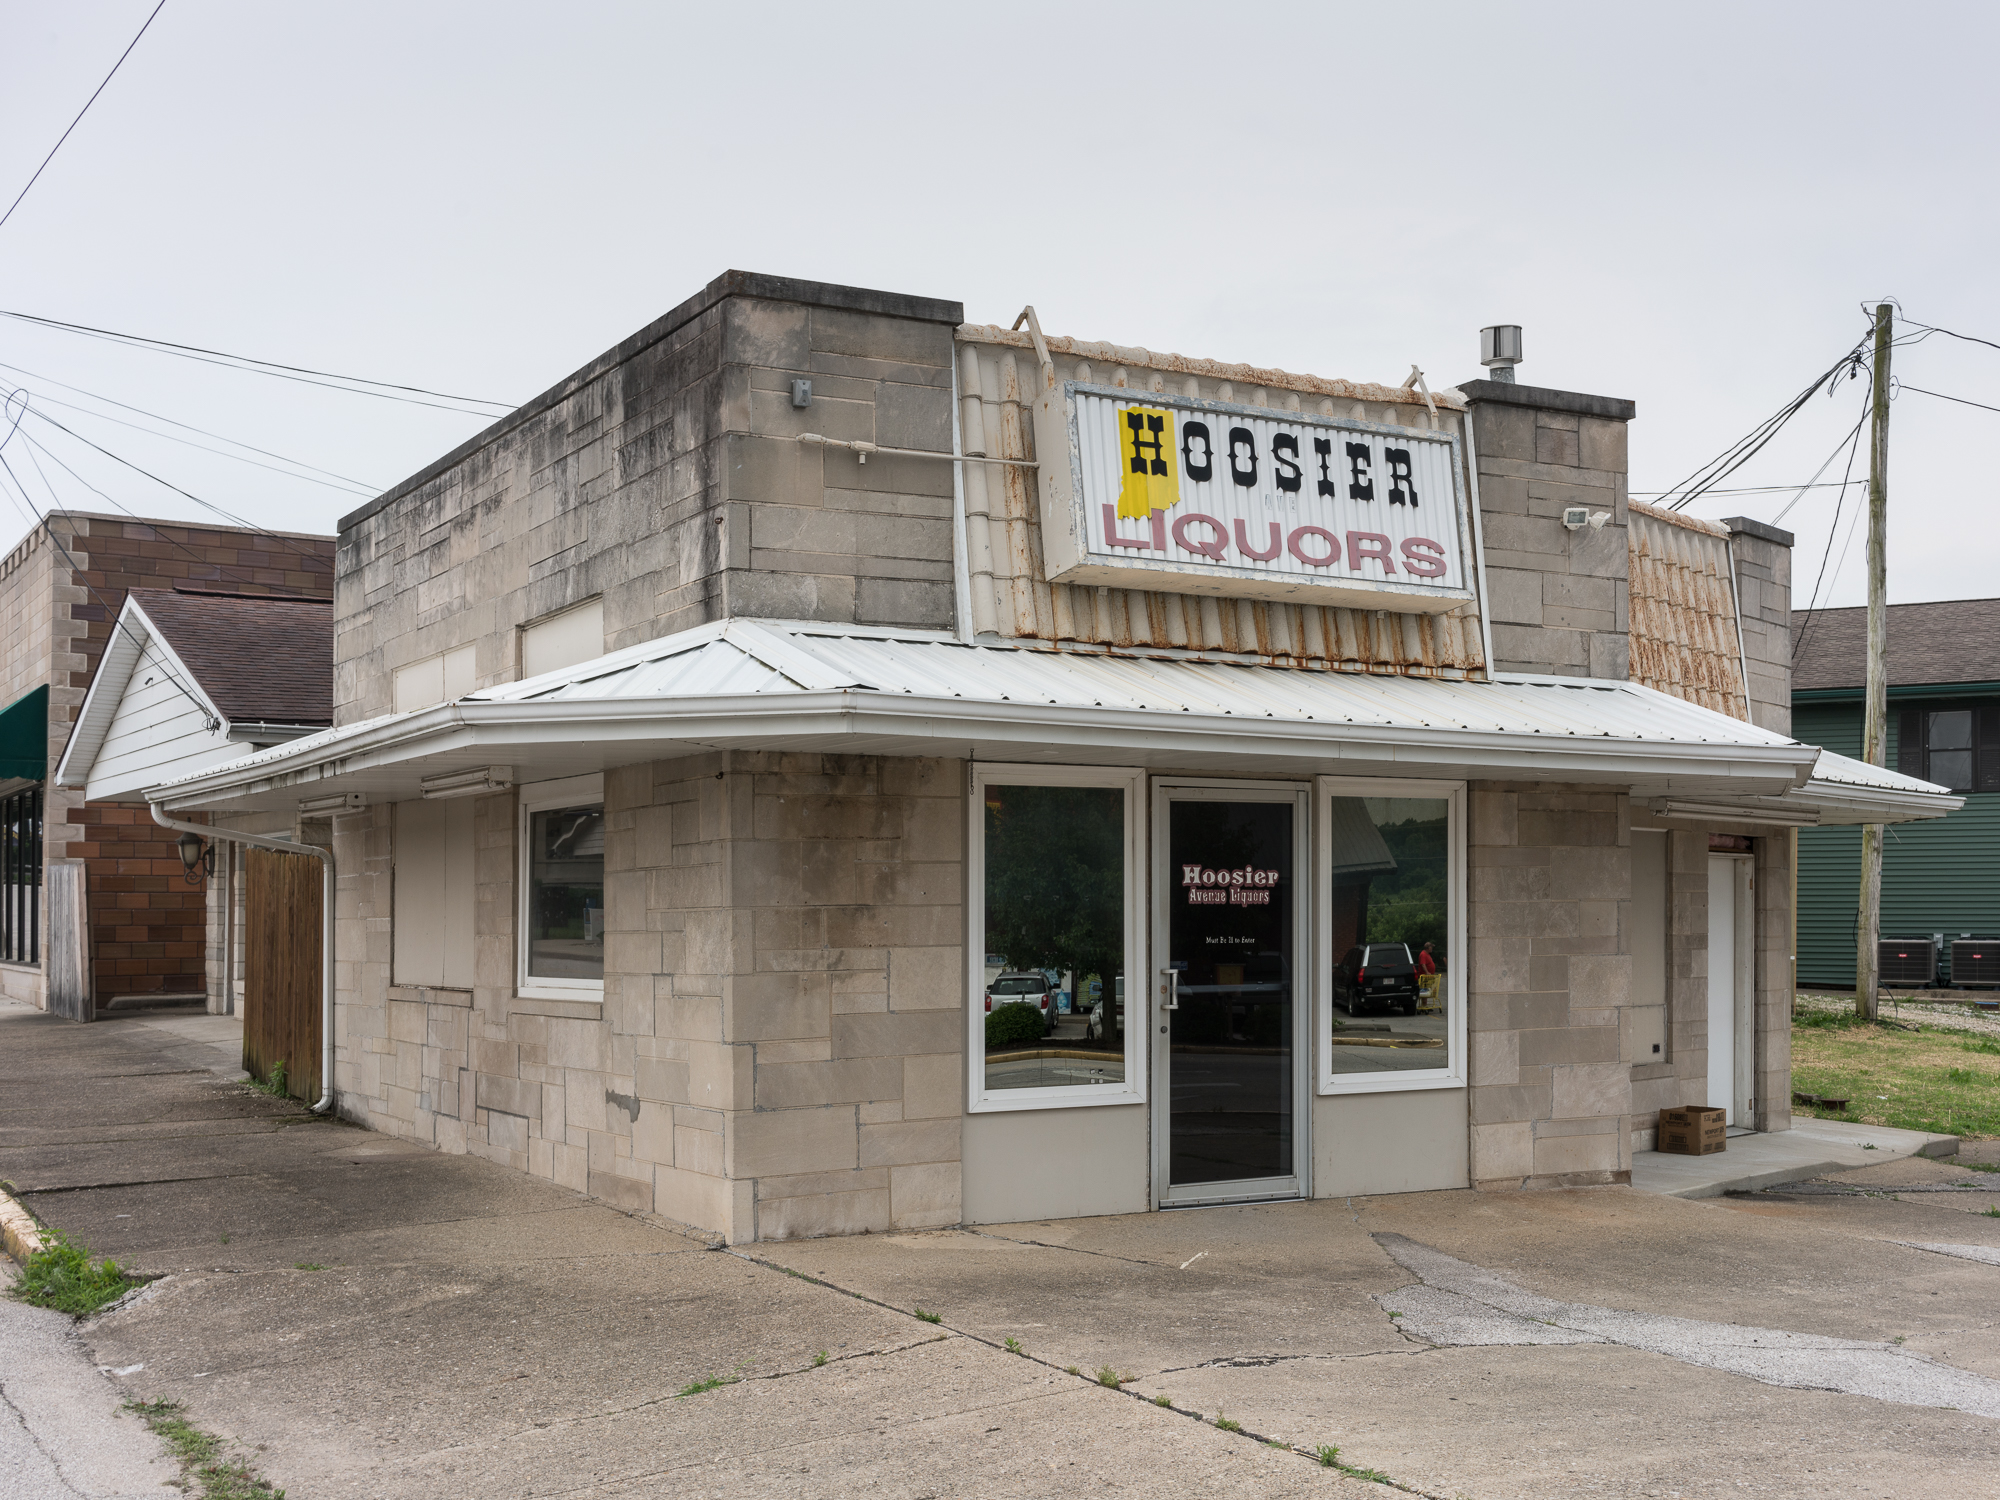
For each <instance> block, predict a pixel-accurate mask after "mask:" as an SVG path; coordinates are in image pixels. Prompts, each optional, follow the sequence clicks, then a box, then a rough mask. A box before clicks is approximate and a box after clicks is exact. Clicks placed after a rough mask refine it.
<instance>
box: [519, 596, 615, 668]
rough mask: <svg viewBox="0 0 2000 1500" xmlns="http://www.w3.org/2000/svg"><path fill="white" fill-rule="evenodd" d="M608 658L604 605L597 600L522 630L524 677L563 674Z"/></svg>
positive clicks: (601, 601)
mask: <svg viewBox="0 0 2000 1500" xmlns="http://www.w3.org/2000/svg"><path fill="white" fill-rule="evenodd" d="M603 654H604V601H603V600H602V599H593V600H591V601H590V602H589V603H588V604H579V605H578V606H577V607H576V608H575V609H566V610H564V611H563V612H562V613H561V614H559V615H553V616H551V617H550V618H548V619H546V620H541V621H538V622H537V623H535V624H533V625H527V626H523V627H522V630H521V675H522V676H523V677H539V676H541V675H542V673H544V672H560V671H561V670H562V669H563V668H564V667H573V666H575V665H576V664H577V663H578V662H580V661H590V660H591V659H592V658H594V657H599V656H602V655H603Z"/></svg>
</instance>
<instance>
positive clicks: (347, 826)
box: [336, 752, 965, 1242]
mask: <svg viewBox="0 0 2000 1500" xmlns="http://www.w3.org/2000/svg"><path fill="white" fill-rule="evenodd" d="M514 805H515V804H514V798H513V796H512V795H511V794H508V795H500V796H494V797H486V798H482V799H480V801H479V803H478V806H477V816H476V835H475V836H476V839H477V845H478V855H477V859H478V898H477V905H478V913H479V915H478V930H479V935H478V940H477V952H476V980H477V983H476V984H475V987H474V988H473V989H472V990H470V991H450V990H431V989H423V990H419V989H414V988H409V987H404V986H395V985H391V984H390V983H389V982H388V981H389V943H388V925H387V917H388V912H389V894H390V880H391V874H390V869H389V861H388V858H387V854H388V849H389V844H388V831H389V829H390V827H391V826H392V822H393V820H392V818H391V817H390V811H391V810H390V809H388V808H382V809H376V810H371V811H370V812H366V813H361V814H358V815H355V816H352V817H347V818H343V819H341V820H340V823H339V847H338V851H337V854H338V858H339V860H340V871H341V873H340V911H341V916H342V918H343V920H344V922H346V923H347V924H349V926H348V930H349V931H353V932H356V933H357V934H365V935H366V940H365V942H360V943H350V944H347V945H344V946H343V949H342V952H343V955H346V956H344V957H343V959H342V969H341V980H340V984H341V989H342V992H343V1000H342V1004H341V1007H340V1012H339V1042H338V1049H339V1050H338V1057H337V1060H336V1072H337V1076H338V1078H339V1080H340V1089H341V1109H342V1111H343V1113H346V1114H348V1115H349V1116H350V1117H351V1118H354V1119H357V1120H359V1121H361V1122H363V1123H366V1124H368V1125H370V1126H372V1127H374V1128H376V1129H379V1130H386V1131H389V1132H391V1133H394V1134H398V1135H403V1136H407V1137H411V1138H413V1139H417V1140H422V1141H427V1142H430V1143H433V1144H435V1145H438V1146H440V1147H442V1148H443V1149H446V1150H452V1151H467V1152H471V1153H473V1154H475V1155H479V1156H485V1157H488V1158H490V1159H492V1160H494V1161H498V1162H501V1163H503V1164H505V1165H508V1166H512V1167H515V1168H517V1169H519V1170H522V1171H527V1172H531V1173H534V1174H535V1175H537V1176H542V1177H548V1178H551V1179H552V1180H554V1181H557V1182H560V1183H563V1184H565V1185H566V1186H570V1187H574V1188H577V1189H579V1190H580V1191H584V1192H588V1193H590V1194H592V1195H593V1196H595V1197H599V1198H603V1199H606V1200H607V1201H609V1202H613V1203H616V1204H618V1205H619V1206H621V1207H623V1208H627V1209H630V1210H632V1211H635V1212H642V1213H657V1214H660V1215H661V1216H663V1217H665V1218H668V1219H671V1220H673V1221H675V1222H678V1223H684V1224H692V1225H696V1226H698V1227H700V1228H703V1229H708V1230H711V1231H713V1232H715V1233H718V1234H721V1235H724V1236H726V1237H727V1238H729V1239H730V1240H731V1241H732V1242H736V1241H746V1240H751V1239H788V1238H796V1237H799V1236H804V1235H814V1234H834V1233H848V1232H855V1231H859V1230H882V1229H892V1228H894V1229H914V1228H930V1227H935V1226H938V1225H943V1224H955V1223H957V1222H958V1218H959V1200H960V1170H959V1160H960V1153H959V1130H960V1119H961V1116H962V1113H963V1107H964V1084H963V1078H964V1057H963V1052H964V1014H965V1013H964V1005H963V994H962V991H963V975H964V950H963V947H962V935H961V934H962V930H963V921H964V914H963V880H964V872H963V865H962V859H963V843H964V823H965V799H964V768H963V765H962V763H960V762H957V761H945V760H917V759H907V758H881V757H860V756H855V757H839V756H820V755H781V754H751V753H746V752H735V753H729V754H716V755H712V756H704V757H698V758H695V759H690V760H677V761H671V762H661V763H657V764H642V765H634V766H626V767H623V768H620V769H618V770H614V771H612V772H609V773H607V775H606V777H605V815H606V856H605V911H606V943H605V952H606V958H605V965H606V974H605V989H604V1001H603V1004H602V1006H601V1007H600V1006H598V1005H595V1004H586V1003H581V1002H576V1001H549V1000H530V999H524V998H522V997H520V996H518V995H517V994H516V993H515V986H514V942H515V938H514V921H515V917H514V913H515V910H516V892H515V881H516V869H517V864H516V860H517V851H516V847H515V838H516V835H515V817H514ZM374 996H379V997H381V998H379V999H373V1000H371V998H370V997H374ZM349 997H351V998H349Z"/></svg>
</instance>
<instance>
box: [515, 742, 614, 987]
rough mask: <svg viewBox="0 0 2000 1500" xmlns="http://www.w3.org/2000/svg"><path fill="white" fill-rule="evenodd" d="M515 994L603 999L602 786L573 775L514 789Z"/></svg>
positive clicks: (597, 780) (598, 779) (591, 778)
mask: <svg viewBox="0 0 2000 1500" xmlns="http://www.w3.org/2000/svg"><path fill="white" fill-rule="evenodd" d="M520 965H521V968H520V976H521V977H520V992H521V994H523V995H526V996H529V997H531V998H539V999H548V1000H599V999H602V998H603V996H604V787H603V780H602V778H601V777H596V776H579V777H574V778H572V779H571V780H568V781H551V782H543V783H541V784H540V785H537V786H527V787H523V788H522V789H521V945H520Z"/></svg>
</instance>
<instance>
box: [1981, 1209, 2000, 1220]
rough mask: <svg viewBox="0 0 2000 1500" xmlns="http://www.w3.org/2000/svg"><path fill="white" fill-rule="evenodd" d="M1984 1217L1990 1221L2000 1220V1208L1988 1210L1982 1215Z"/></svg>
mask: <svg viewBox="0 0 2000 1500" xmlns="http://www.w3.org/2000/svg"><path fill="white" fill-rule="evenodd" d="M1982 1217H1984V1218H1988V1219H2000V1207H1995V1208H1989V1209H1987V1210H1986V1212H1985V1214H1984V1215H1982Z"/></svg>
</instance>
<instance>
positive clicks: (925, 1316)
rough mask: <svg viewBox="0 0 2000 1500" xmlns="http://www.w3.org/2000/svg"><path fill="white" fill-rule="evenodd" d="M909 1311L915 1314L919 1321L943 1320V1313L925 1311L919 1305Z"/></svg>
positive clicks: (938, 1321) (936, 1321) (935, 1321)
mask: <svg viewBox="0 0 2000 1500" xmlns="http://www.w3.org/2000/svg"><path fill="white" fill-rule="evenodd" d="M910 1311H911V1312H913V1313H915V1314H916V1315H917V1321H918V1322H919V1323H942V1322H943V1321H944V1314H943V1313H934V1312H925V1311H924V1310H923V1309H922V1308H921V1307H913V1308H911V1309H910Z"/></svg>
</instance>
